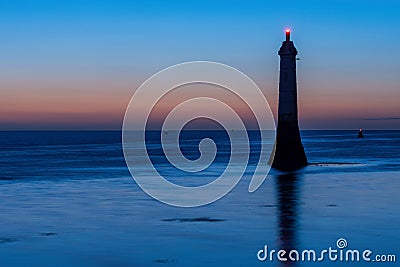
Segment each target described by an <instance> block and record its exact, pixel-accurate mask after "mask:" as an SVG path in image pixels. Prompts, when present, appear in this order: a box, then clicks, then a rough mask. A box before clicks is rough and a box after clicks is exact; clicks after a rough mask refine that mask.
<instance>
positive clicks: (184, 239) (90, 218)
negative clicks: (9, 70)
mask: <svg viewBox="0 0 400 267" xmlns="http://www.w3.org/2000/svg"><path fill="white" fill-rule="evenodd" d="M364 134H365V138H363V139H358V138H357V131H303V132H302V138H303V144H304V147H305V150H306V153H307V156H308V160H309V161H310V163H311V165H310V166H308V167H306V168H304V169H302V170H300V171H298V172H297V173H291V174H283V173H279V172H278V171H274V170H272V171H271V172H270V174H269V175H268V178H267V179H266V180H265V182H264V183H263V185H262V186H261V187H260V189H259V190H258V191H256V192H255V193H248V190H247V188H248V185H249V182H250V177H249V174H251V170H252V168H253V167H254V166H255V162H257V151H258V150H257V149H258V148H259V140H258V138H257V135H254V134H253V135H251V136H252V138H251V142H252V153H253V154H252V156H251V158H250V162H249V164H248V171H247V172H246V175H245V177H243V179H242V180H241V181H240V183H239V184H238V185H237V186H236V187H235V189H234V190H233V191H232V192H231V193H229V194H228V195H227V196H226V197H224V198H222V199H221V200H219V201H217V202H215V203H213V204H210V205H207V206H204V207H200V208H175V207H170V206H167V205H165V204H161V203H160V202H158V201H155V200H153V199H152V198H150V197H149V196H147V195H146V194H145V193H144V192H143V191H142V190H141V189H140V188H139V187H138V186H137V185H136V184H135V183H134V181H133V179H132V178H131V176H130V174H129V171H128V168H127V167H126V164H125V161H124V157H123V154H122V147H121V133H120V132H0V140H1V141H0V266H2V267H3V266H6V267H8V266H41V267H42V266H368V265H371V264H372V265H377V266H380V265H382V266H398V264H399V261H400V251H399V247H400V242H399V240H400V229H399V225H400V131H365V133H364ZM203 137H211V138H213V140H214V141H215V143H216V145H217V148H219V150H218V151H219V152H218V153H219V154H217V157H216V161H215V162H214V164H213V165H212V167H211V168H210V169H209V170H206V172H205V173H203V174H202V175H197V176H196V175H194V176H185V175H184V174H182V173H181V172H179V171H178V170H176V171H174V169H173V168H172V169H163V168H164V167H163V166H165V163H166V162H165V161H163V160H162V159H161V158H162V157H160V159H159V158H158V157H157V156H160V155H158V154H157V144H155V146H154V147H153V149H154V153H155V154H154V155H155V163H156V165H157V164H158V168H160V172H163V171H165V170H168V171H166V173H168V175H169V176H168V179H171V180H172V181H174V182H176V183H178V184H179V183H182V184H185V185H186V184H188V185H199V184H204V183H208V182H209V181H211V180H213V179H214V178H216V177H217V176H218V175H219V174H220V173H221V171H223V170H224V166H225V165H226V163H227V161H228V160H227V159H228V157H229V140H228V139H227V135H226V134H224V132H219V131H214V132H211V131H209V132H197V133H196V132H192V133H190V134H187V135H186V136H184V137H183V139H182V144H181V145H182V151H183V153H184V154H186V155H187V156H188V158H191V159H195V158H196V157H198V156H199V151H198V149H197V147H198V142H199V141H200V140H201V138H203ZM161 156H162V155H161ZM339 238H344V239H346V241H347V245H348V246H347V248H346V249H358V250H360V251H363V250H366V249H369V250H371V251H373V255H377V254H381V255H387V254H395V255H396V256H397V262H396V263H381V264H379V263H376V262H375V263H367V262H362V261H361V262H339V261H336V262H332V261H329V260H328V259H325V260H324V261H323V263H320V262H319V263H310V262H297V263H294V262H286V263H282V262H279V261H278V260H277V258H274V260H273V261H269V259H267V261H265V262H260V261H259V260H258V259H257V252H258V251H259V250H260V249H263V248H264V246H265V245H267V246H268V249H269V250H271V249H275V250H279V249H287V250H288V251H289V250H290V249H296V250H299V251H301V250H304V249H314V250H316V251H317V252H318V251H321V250H324V249H328V248H329V247H332V248H334V249H337V246H336V241H337V240H338V239H339Z"/></svg>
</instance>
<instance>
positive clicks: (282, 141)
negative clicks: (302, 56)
mask: <svg viewBox="0 0 400 267" xmlns="http://www.w3.org/2000/svg"><path fill="white" fill-rule="evenodd" d="M285 32H286V40H285V41H284V42H283V43H282V46H281V48H280V50H279V53H278V54H279V56H280V58H281V62H280V74H279V107H278V129H277V133H276V134H277V136H276V144H275V157H274V161H273V163H272V167H274V168H276V169H278V170H281V171H292V170H296V169H299V168H301V167H304V166H306V165H307V157H306V154H305V152H304V148H303V144H302V143H301V137H300V131H299V124H298V120H297V80H296V56H297V50H296V48H295V47H294V44H293V42H292V41H290V30H289V29H287V30H286V31H285Z"/></svg>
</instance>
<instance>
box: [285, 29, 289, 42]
mask: <svg viewBox="0 0 400 267" xmlns="http://www.w3.org/2000/svg"><path fill="white" fill-rule="evenodd" d="M285 33H286V41H287V42H288V41H290V29H289V28H286V29H285Z"/></svg>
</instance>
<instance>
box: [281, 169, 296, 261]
mask: <svg viewBox="0 0 400 267" xmlns="http://www.w3.org/2000/svg"><path fill="white" fill-rule="evenodd" d="M275 183H276V184H275V188H276V190H275V192H276V201H277V207H278V230H279V239H278V240H279V243H278V247H279V249H283V250H286V251H287V252H289V251H290V250H292V249H297V248H298V247H297V245H298V242H297V229H298V226H299V222H298V208H299V204H300V177H299V175H298V174H293V173H291V174H282V175H278V176H277V177H276V179H275ZM286 257H287V254H286ZM296 265H297V264H296V262H293V261H290V260H289V259H288V261H287V262H282V266H296Z"/></svg>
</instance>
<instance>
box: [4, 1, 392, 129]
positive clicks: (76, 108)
mask: <svg viewBox="0 0 400 267" xmlns="http://www.w3.org/2000/svg"><path fill="white" fill-rule="evenodd" d="M398 14H400V2H398V1H384V0H383V1H382V0H381V1H371V0H370V1H368V0H363V1H358V0H357V1H356V0H354V1H351V0H335V1H304V0H302V1H235V0H231V1H228V0H226V1H218V0H214V1H208V0H203V1H174V0H171V1H151V0H150V1H102V0H97V1H89V0H87V1H75V0H70V1H64V0H60V1H41V0H37V1H19V0H15V1H5V0H0V32H1V39H0V130H64V129H66V130H100V129H107V130H112V129H114V130H118V129H121V125H122V120H123V116H124V112H125V110H126V108H127V105H128V103H129V100H130V98H131V97H132V95H133V93H134V92H135V90H136V89H137V88H138V86H140V84H141V83H143V82H144V81H145V80H146V79H147V78H148V77H150V76H151V75H153V74H154V73H156V72H158V71H160V70H162V69H164V68H166V67H169V66H171V65H174V64H178V63H182V62H187V61H193V60H206V61H216V62H221V63H224V64H227V65H230V66H232V67H234V68H236V69H238V70H240V71H242V72H243V73H245V74H246V75H248V76H249V77H250V78H252V79H253V80H254V81H255V82H256V84H257V85H258V86H259V87H260V88H261V89H262V91H263V93H264V95H265V96H266V98H267V99H268V102H269V103H270V106H271V108H272V110H273V111H274V112H275V113H276V109H277V103H276V102H277V91H278V77H279V56H278V55H277V52H278V50H279V47H280V46H281V43H282V41H283V40H284V29H285V28H286V27H290V28H291V29H292V40H293V41H294V44H295V46H296V47H297V50H298V51H299V55H298V57H299V58H300V60H299V61H298V62H297V71H298V73H297V74H298V95H299V100H298V101H299V120H300V122H299V123H300V127H301V128H302V129H358V128H364V129H400V105H399V99H400V90H399V89H400V88H399V85H400V75H399V62H400V51H399V49H398V48H399V44H400V34H399V32H400V31H399V29H400V16H399V15H398Z"/></svg>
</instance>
